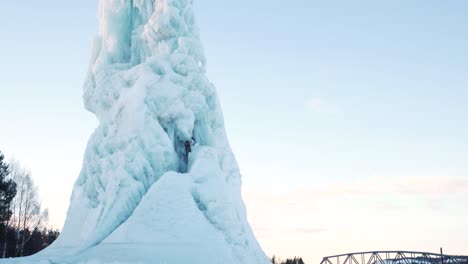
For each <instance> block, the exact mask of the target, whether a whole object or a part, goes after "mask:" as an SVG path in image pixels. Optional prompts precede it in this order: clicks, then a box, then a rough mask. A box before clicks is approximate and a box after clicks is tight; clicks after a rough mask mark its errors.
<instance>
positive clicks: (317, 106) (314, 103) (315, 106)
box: [306, 97, 341, 114]
mask: <svg viewBox="0 0 468 264" xmlns="http://www.w3.org/2000/svg"><path fill="white" fill-rule="evenodd" d="M306 107H307V109H309V110H311V111H313V112H316V113H327V114H336V113H340V112H341V108H340V107H339V106H338V105H336V104H334V103H331V102H328V101H327V100H325V99H323V98H321V97H310V98H308V99H307V101H306Z"/></svg>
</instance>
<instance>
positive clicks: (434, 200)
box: [243, 176, 468, 239]
mask: <svg viewBox="0 0 468 264" xmlns="http://www.w3.org/2000/svg"><path fill="white" fill-rule="evenodd" d="M456 194H466V195H468V177H448V176H430V177H422V176H413V177H402V178H388V177H386V178H384V177H373V178H368V179H359V180H348V181H340V182H334V183H330V184H326V185H321V186H320V185H317V186H308V187H302V188H297V189H289V190H285V191H282V192H278V191H275V190H272V189H266V188H265V189H258V188H256V189H249V188H246V189H244V190H243V197H244V201H245V202H246V205H247V209H248V210H247V211H248V216H249V220H250V222H251V223H252V224H253V229H254V231H255V233H256V235H258V236H259V237H260V238H262V239H267V238H272V237H282V236H288V237H302V236H313V237H318V236H322V234H321V233H323V232H328V231H332V232H333V231H334V230H335V229H336V228H337V225H338V226H339V224H337V223H336V222H334V223H331V222H329V221H330V220H331V219H341V218H342V217H343V215H342V212H343V210H347V209H351V213H350V214H352V215H353V217H356V218H358V217H359V216H360V213H362V211H360V210H362V209H363V208H367V209H366V210H369V209H370V210H371V211H372V212H374V213H376V214H377V215H378V214H379V213H380V212H393V213H398V212H401V211H406V210H408V204H412V206H411V210H414V209H417V210H424V211H426V212H430V211H440V210H445V206H446V202H445V201H446V198H447V197H449V196H450V195H456ZM362 198H364V200H363V199H362ZM354 199H355V200H354ZM349 201H351V202H352V201H356V208H355V209H356V210H354V211H353V208H348V207H347V206H349V204H350V203H349ZM363 201H364V202H363ZM348 212H349V211H348ZM335 231H336V230H335Z"/></svg>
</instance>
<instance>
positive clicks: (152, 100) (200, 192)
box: [7, 0, 269, 264]
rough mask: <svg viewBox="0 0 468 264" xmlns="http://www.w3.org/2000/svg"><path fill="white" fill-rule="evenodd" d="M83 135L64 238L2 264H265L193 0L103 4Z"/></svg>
mask: <svg viewBox="0 0 468 264" xmlns="http://www.w3.org/2000/svg"><path fill="white" fill-rule="evenodd" d="M99 18H100V31H99V34H98V36H97V37H96V39H95V41H94V48H93V52H92V60H91V65H90V68H89V74H88V76H87V79H86V81H85V85H84V103H85V107H86V109H87V110H89V111H91V112H92V113H94V114H95V115H96V116H97V118H98V120H99V126H98V128H97V129H96V130H95V132H94V133H93V135H92V136H91V138H90V140H89V143H88V146H87V150H86V153H85V157H84V160H83V169H82V171H81V174H80V175H79V178H78V180H77V181H76V184H75V186H74V190H73V194H72V197H71V201H70V207H69V210H68V214H67V220H66V222H65V225H64V228H63V231H62V234H61V235H60V237H59V239H58V240H57V241H56V242H55V243H54V244H53V245H52V246H51V247H49V248H48V249H46V250H45V251H43V252H41V253H39V254H37V255H35V256H32V257H29V258H23V259H19V260H8V261H7V262H8V263H223V264H229V263H233V264H234V263H236V264H237V263H243V264H249V263H269V260H268V258H267V257H266V256H265V254H264V253H263V251H262V250H261V248H260V246H259V244H258V243H257V241H256V239H255V237H254V235H253V233H252V230H251V228H250V226H249V224H248V222H247V217H246V210H245V207H244V203H243V201H242V197H241V175H240V173H239V168H238V166H237V162H236V159H235V157H234V155H233V153H232V151H231V149H230V146H229V143H228V140H227V137H226V133H225V128H224V123H223V116H222V110H221V107H220V104H219V102H218V98H217V95H216V89H215V87H214V86H213V85H212V84H211V83H210V82H209V80H208V79H207V78H206V74H205V58H204V55H203V50H202V45H201V43H200V39H199V34H198V31H197V27H196V25H195V20H194V14H193V6H192V1H191V0H100V6H99Z"/></svg>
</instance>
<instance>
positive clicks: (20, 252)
mask: <svg viewBox="0 0 468 264" xmlns="http://www.w3.org/2000/svg"><path fill="white" fill-rule="evenodd" d="M48 215H49V213H48V210H47V209H45V210H43V209H42V206H41V202H40V199H39V192H38V188H37V186H36V185H35V184H34V181H33V179H32V177H31V173H30V172H29V171H27V170H26V169H24V168H23V167H21V166H20V165H19V163H18V162H10V164H8V163H7V162H6V161H5V157H4V155H3V154H2V153H1V152H0V258H10V257H22V256H28V255H32V254H34V253H36V252H38V251H41V250H42V249H44V248H46V247H47V246H49V245H50V244H51V243H52V242H53V241H54V240H55V239H56V238H57V237H58V235H59V231H58V230H52V229H50V228H47V222H48Z"/></svg>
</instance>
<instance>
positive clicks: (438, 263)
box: [320, 251, 468, 264]
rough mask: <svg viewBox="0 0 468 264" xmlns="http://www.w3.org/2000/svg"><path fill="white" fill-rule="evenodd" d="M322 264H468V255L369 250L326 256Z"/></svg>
mask: <svg viewBox="0 0 468 264" xmlns="http://www.w3.org/2000/svg"><path fill="white" fill-rule="evenodd" d="M320 264H468V256H454V255H444V254H437V253H428V252H414V251H369V252H356V253H348V254H342V255H335V256H328V257H324V258H323V260H322V262H321V263H320Z"/></svg>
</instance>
